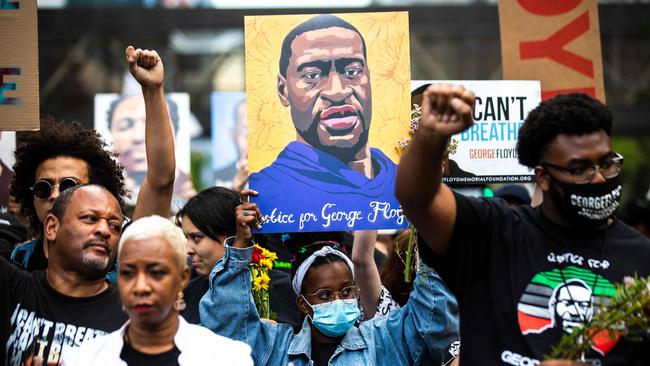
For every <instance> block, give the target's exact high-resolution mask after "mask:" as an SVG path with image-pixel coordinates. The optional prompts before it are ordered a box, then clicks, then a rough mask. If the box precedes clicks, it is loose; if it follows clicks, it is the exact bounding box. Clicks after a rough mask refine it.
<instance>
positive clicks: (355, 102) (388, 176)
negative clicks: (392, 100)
mask: <svg viewBox="0 0 650 366" xmlns="http://www.w3.org/2000/svg"><path fill="white" fill-rule="evenodd" d="M371 70H372V67H371V65H370V63H369V61H368V50H367V44H366V40H365V39H364V36H363V34H362V33H361V32H360V31H359V30H358V29H357V27H355V26H354V25H353V24H351V23H350V22H348V21H346V20H343V19H342V18H340V17H338V16H335V15H330V14H323V15H317V16H313V17H311V18H309V19H307V20H306V21H304V22H302V23H300V24H299V25H297V26H295V27H294V28H292V29H291V30H290V31H289V32H288V33H287V34H286V36H285V37H284V39H283V41H282V45H281V53H280V57H279V62H278V74H277V82H276V92H277V98H278V100H279V102H280V103H281V105H282V107H283V108H286V109H288V110H289V115H290V118H291V122H292V126H293V129H294V131H295V135H294V136H295V140H294V141H291V142H289V143H288V144H287V145H286V146H285V147H284V149H282V151H281V152H280V153H279V155H277V158H276V159H275V160H274V161H273V162H272V163H271V164H270V165H269V166H267V167H265V168H263V169H261V170H260V171H259V172H254V173H253V174H251V176H250V182H249V184H250V187H251V188H253V189H255V190H257V191H258V192H260V196H259V201H258V204H259V205H260V207H261V208H262V209H263V212H264V213H265V214H267V216H268V217H267V219H268V218H270V219H271V221H270V224H271V226H276V227H277V231H289V229H292V230H293V229H297V230H295V231H300V230H333V229H334V228H337V229H344V230H346V229H347V230H349V229H352V228H363V227H365V228H380V227H400V226H401V225H402V224H403V223H404V222H403V218H401V219H399V218H400V217H401V210H400V209H399V207H400V206H399V203H398V202H397V199H396V198H395V195H394V177H395V173H396V164H395V162H393V160H391V158H389V157H388V156H387V155H386V154H385V153H384V152H382V150H381V149H378V148H373V147H371V146H370V140H369V136H370V130H371V124H372V120H373V103H372V99H373V88H372V84H373V83H372V80H373V78H372V71H371ZM407 88H408V85H407ZM384 97H386V96H382V97H381V98H382V99H383V98H384ZM388 97H390V96H388ZM380 100H381V99H380ZM406 106H408V104H406ZM407 122H408V120H406V119H405V120H404V124H405V125H406V123H407ZM251 151H252V150H251ZM378 206H379V207H380V208H378ZM273 210H275V213H276V214H279V212H280V211H282V212H284V213H285V214H286V215H288V214H289V212H291V213H293V214H294V220H295V222H294V223H288V222H277V224H283V225H274V224H276V222H273V218H275V216H276V215H275V214H274V211H273ZM377 210H379V211H380V212H379V213H377ZM391 210H392V211H391ZM384 211H385V213H386V214H385V215H384ZM398 211H399V212H398ZM335 212H336V213H337V215H338V216H344V217H345V218H343V219H341V220H339V221H333V219H332V216H333V215H335V214H334V213H335ZM390 212H392V214H391V213H390ZM338 213H340V214H338ZM300 214H302V215H305V214H313V215H314V216H315V217H314V218H313V219H312V220H309V221H308V222H306V221H305V220H302V221H303V222H300V221H301V220H300V217H299V216H300ZM391 216H392V217H391ZM354 217H357V218H356V219H354ZM384 217H385V218H384ZM280 221H289V220H288V219H287V220H280ZM398 221H399V223H398ZM290 224H296V225H290ZM281 227H283V228H282V229H281ZM270 230H273V231H276V229H273V228H272V229H270ZM267 232H271V231H267Z"/></svg>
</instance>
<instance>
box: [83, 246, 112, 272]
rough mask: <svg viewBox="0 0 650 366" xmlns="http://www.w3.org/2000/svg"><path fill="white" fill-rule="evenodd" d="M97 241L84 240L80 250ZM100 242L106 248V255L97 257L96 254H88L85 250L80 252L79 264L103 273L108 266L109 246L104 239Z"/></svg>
mask: <svg viewBox="0 0 650 366" xmlns="http://www.w3.org/2000/svg"><path fill="white" fill-rule="evenodd" d="M99 241H101V240H99ZM97 242H98V240H96V239H94V240H88V241H86V242H85V243H84V244H83V246H82V250H85V249H86V248H87V247H89V246H92V245H95V244H96V243H97ZM101 242H102V243H103V244H104V246H105V248H106V256H104V257H99V256H96V255H89V254H86V253H85V252H82V257H81V264H82V265H83V266H84V267H85V268H87V269H90V270H92V271H97V272H102V273H105V272H106V271H107V270H108V266H109V265H110V257H111V248H110V246H108V243H106V242H105V241H101Z"/></svg>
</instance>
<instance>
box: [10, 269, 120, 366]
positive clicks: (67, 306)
mask: <svg viewBox="0 0 650 366" xmlns="http://www.w3.org/2000/svg"><path fill="white" fill-rule="evenodd" d="M0 299H2V300H1V301H0V322H1V323H0V340H1V342H0V343H1V346H2V347H0V360H2V362H3V363H5V364H6V365H11V366H14V365H15V366H18V365H30V364H38V363H35V361H36V360H37V359H42V364H43V365H58V364H59V363H60V361H61V353H62V352H65V349H66V348H68V347H79V346H80V345H81V344H82V343H84V342H86V341H88V340H91V339H93V338H95V337H98V336H101V335H104V334H107V333H109V332H112V331H114V330H117V329H118V328H119V327H120V326H121V325H122V324H124V322H125V321H126V320H127V316H126V313H124V312H123V311H122V309H121V303H120V298H119V293H118V291H117V288H116V287H115V286H113V285H112V284H109V287H108V289H106V290H105V291H103V292H102V293H100V294H98V295H95V296H92V297H85V298H75V297H69V296H65V295H63V294H60V293H58V292H57V291H56V290H54V289H53V288H52V287H51V286H50V285H49V284H48V282H47V280H46V278H45V272H42V271H35V272H32V273H26V272H23V271H20V270H18V269H16V268H15V267H14V266H13V265H11V264H10V263H9V262H7V261H6V260H5V259H4V258H0Z"/></svg>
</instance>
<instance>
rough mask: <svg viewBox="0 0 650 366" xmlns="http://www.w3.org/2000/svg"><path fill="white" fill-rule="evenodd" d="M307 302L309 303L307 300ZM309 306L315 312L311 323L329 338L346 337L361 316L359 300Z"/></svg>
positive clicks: (336, 301)
mask: <svg viewBox="0 0 650 366" xmlns="http://www.w3.org/2000/svg"><path fill="white" fill-rule="evenodd" d="M303 299H304V297H303ZM305 302H307V300H306V299H305ZM307 304H309V302H307ZM309 305H310V306H311V308H312V310H313V311H314V316H313V317H312V318H311V323H312V324H313V325H314V326H315V327H316V329H318V330H319V331H320V332H321V333H323V334H325V335H326V336H328V337H340V336H342V335H344V334H345V333H347V331H348V330H349V329H350V328H351V327H352V326H353V325H354V323H356V321H357V319H359V316H360V315H361V311H359V306H358V302H357V299H350V300H334V301H331V302H326V303H324V304H315V305H311V304H309Z"/></svg>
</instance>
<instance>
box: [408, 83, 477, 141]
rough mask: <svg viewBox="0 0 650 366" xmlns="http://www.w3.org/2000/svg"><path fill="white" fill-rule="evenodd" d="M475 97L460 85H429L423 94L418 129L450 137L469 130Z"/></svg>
mask: <svg viewBox="0 0 650 366" xmlns="http://www.w3.org/2000/svg"><path fill="white" fill-rule="evenodd" d="M475 100H476V96H475V95H474V93H473V92H471V91H469V90H466V89H465V88H464V87H462V86H460V85H449V84H439V83H435V84H431V85H429V87H428V88H427V90H426V91H425V92H424V95H423V100H422V118H421V119H420V128H423V129H425V130H429V131H432V132H433V131H435V132H436V133H439V134H442V135H445V136H452V135H454V134H457V133H459V132H462V131H464V130H466V129H467V128H469V127H470V126H471V125H472V123H473V120H472V108H473V107H474V102H475Z"/></svg>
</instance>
